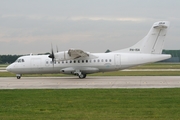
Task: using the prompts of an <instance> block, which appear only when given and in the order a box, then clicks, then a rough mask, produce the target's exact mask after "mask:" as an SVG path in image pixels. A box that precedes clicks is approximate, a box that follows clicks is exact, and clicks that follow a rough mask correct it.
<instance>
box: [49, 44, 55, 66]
mask: <svg viewBox="0 0 180 120" xmlns="http://www.w3.org/2000/svg"><path fill="white" fill-rule="evenodd" d="M48 57H49V58H51V59H52V63H53V67H54V58H55V56H54V51H53V47H52V43H51V54H50V55H49V56H48Z"/></svg>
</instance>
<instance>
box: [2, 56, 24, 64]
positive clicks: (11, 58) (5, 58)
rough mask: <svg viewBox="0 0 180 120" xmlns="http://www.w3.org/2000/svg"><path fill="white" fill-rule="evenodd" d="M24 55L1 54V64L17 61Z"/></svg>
mask: <svg viewBox="0 0 180 120" xmlns="http://www.w3.org/2000/svg"><path fill="white" fill-rule="evenodd" d="M20 56H22V55H0V64H8V63H13V62H14V61H16V59H17V58H18V57H20Z"/></svg>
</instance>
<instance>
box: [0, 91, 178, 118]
mask: <svg viewBox="0 0 180 120" xmlns="http://www.w3.org/2000/svg"><path fill="white" fill-rule="evenodd" d="M0 95H1V97H0V104H1V105H0V119H2V120H11V119H12V120H20V119H23V120H24V119H27V120H31V119H36V120H38V119H51V120H52V119H53V120H55V119H57V120H59V119H63V120H64V119H68V120H88V119H89V120H110V119H111V120H119V119H126V120H127V119H130V120H140V119H149V120H150V119H153V120H154V119H157V120H169V119H172V120H174V119H179V118H180V89H67V90H65V89H59V90H53V89H48V90H1V91H0Z"/></svg>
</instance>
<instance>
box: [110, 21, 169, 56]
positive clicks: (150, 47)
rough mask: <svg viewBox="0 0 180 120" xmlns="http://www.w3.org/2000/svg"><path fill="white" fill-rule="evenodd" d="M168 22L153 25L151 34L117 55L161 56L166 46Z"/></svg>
mask: <svg viewBox="0 0 180 120" xmlns="http://www.w3.org/2000/svg"><path fill="white" fill-rule="evenodd" d="M169 24H170V23H169V22H168V21H159V22H156V23H154V24H153V26H152V27H151V29H150V31H149V33H148V34H147V35H146V36H145V37H144V38H143V39H142V40H140V41H139V42H138V43H136V44H135V45H133V46H132V47H129V48H126V49H122V50H117V51H113V52H117V53H144V54H161V53H162V50H163V46H164V39H165V37H166V33H167V29H168V28H169Z"/></svg>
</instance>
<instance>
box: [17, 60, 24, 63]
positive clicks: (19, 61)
mask: <svg viewBox="0 0 180 120" xmlns="http://www.w3.org/2000/svg"><path fill="white" fill-rule="evenodd" d="M16 62H18V63H21V62H24V59H17V60H16Z"/></svg>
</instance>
